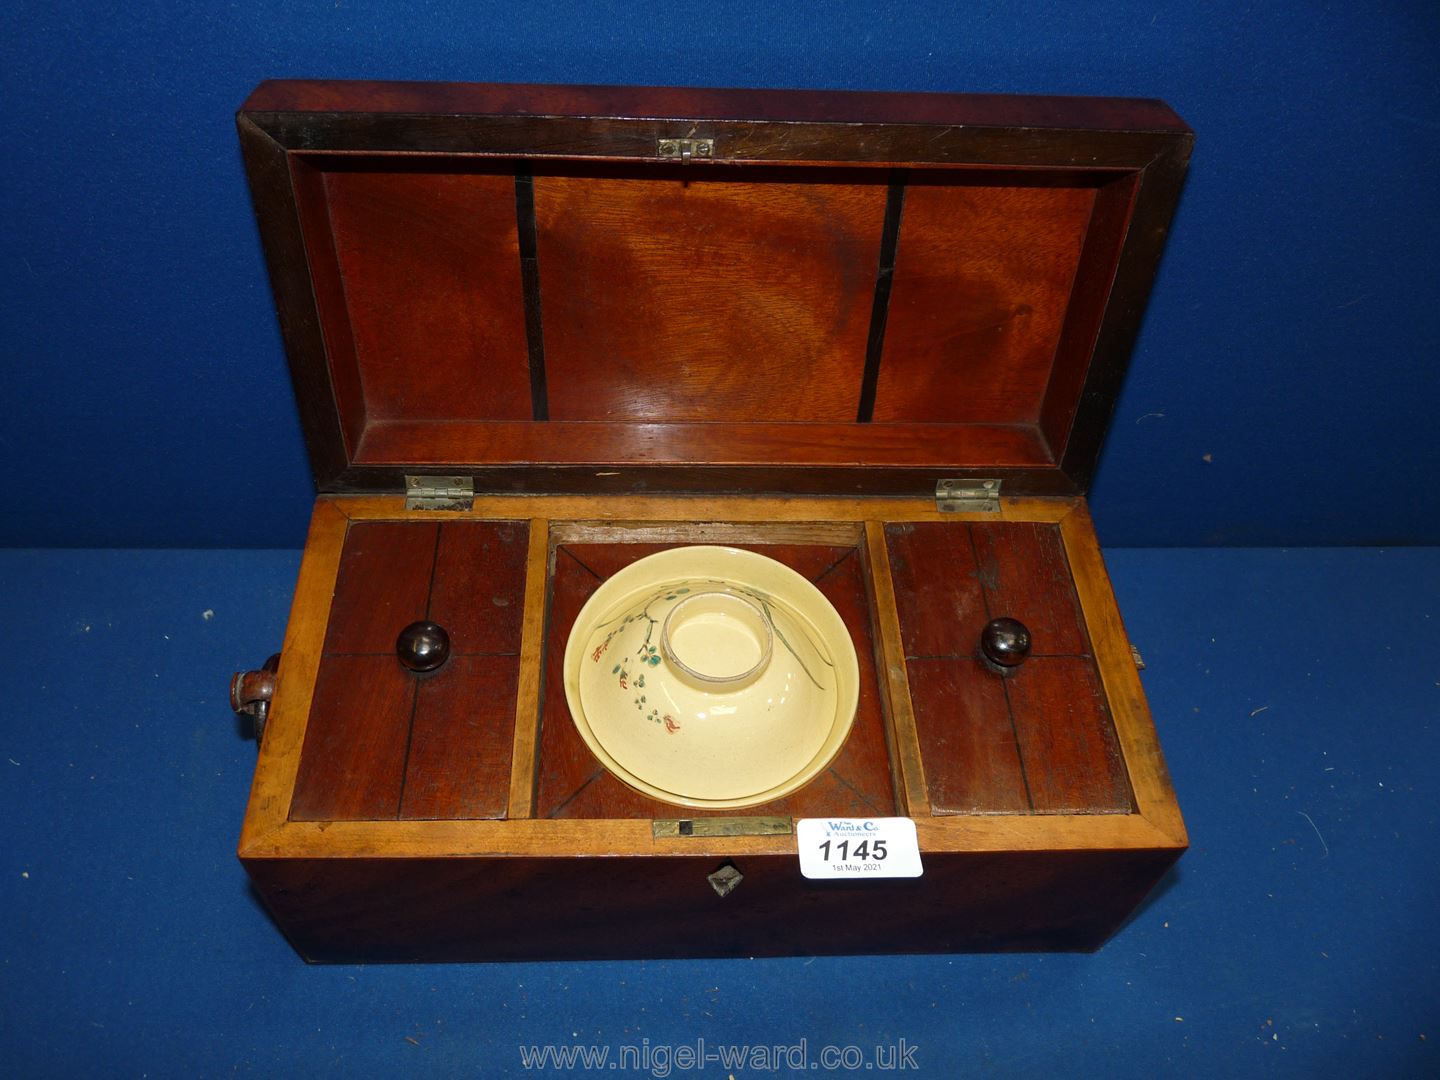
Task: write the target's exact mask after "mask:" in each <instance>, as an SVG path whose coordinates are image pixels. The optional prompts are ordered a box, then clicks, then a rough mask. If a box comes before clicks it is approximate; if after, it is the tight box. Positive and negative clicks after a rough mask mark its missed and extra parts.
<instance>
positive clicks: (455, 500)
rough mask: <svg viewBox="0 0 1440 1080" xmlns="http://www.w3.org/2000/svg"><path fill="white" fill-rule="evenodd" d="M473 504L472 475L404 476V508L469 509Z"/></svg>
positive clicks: (473, 481)
mask: <svg viewBox="0 0 1440 1080" xmlns="http://www.w3.org/2000/svg"><path fill="white" fill-rule="evenodd" d="M474 505H475V479H474V477H470V476H407V477H405V509H406V510H469V509H470V508H471V507H473V506H474Z"/></svg>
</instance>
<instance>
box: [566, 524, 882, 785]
mask: <svg viewBox="0 0 1440 1080" xmlns="http://www.w3.org/2000/svg"><path fill="white" fill-rule="evenodd" d="M859 690H860V672H859V663H858V661H857V660H856V656H855V645H854V643H853V641H852V640H851V637H850V632H849V630H848V629H847V628H846V626H845V622H844V620H843V619H841V618H840V615H839V614H838V613H837V612H836V611H835V608H834V607H833V606H832V605H831V604H830V602H829V601H828V600H826V599H825V597H824V596H823V595H821V593H820V590H819V589H817V588H815V586H814V585H812V584H811V583H810V582H808V581H806V580H805V578H803V577H802V576H800V575H799V574H797V573H796V572H795V571H794V570H791V569H790V568H789V567H788V566H785V565H784V564H782V563H778V562H776V561H775V560H774V559H770V558H767V557H765V556H764V555H757V554H756V553H754V552H751V551H741V550H739V549H737V548H727V547H712V546H696V547H683V548H672V549H670V550H668V551H662V552H660V553H658V554H656V555H651V556H649V557H648V558H645V559H641V560H639V561H638V562H635V563H632V564H631V565H630V566H628V567H626V568H625V569H624V570H621V571H620V572H619V573H617V574H615V575H614V576H613V577H611V578H610V579H609V580H608V581H606V582H605V583H604V584H603V585H601V586H600V588H599V589H597V590H596V591H595V593H594V595H593V596H591V597H590V599H589V601H588V602H587V603H586V604H585V606H584V608H582V609H581V611H580V614H579V616H578V617H577V618H576V620H575V625H574V627H573V628H572V630H571V631H570V639H569V641H568V643H567V645H566V648H565V696H566V699H567V700H568V702H569V705H570V715H571V717H572V718H573V719H574V721H575V726H576V728H578V729H579V732H580V735H581V737H582V738H583V739H584V740H585V743H586V745H587V746H589V747H590V749H591V751H592V752H593V753H594V754H595V756H596V757H597V758H599V759H600V761H601V763H602V764H604V765H605V767H606V768H607V769H609V770H610V771H611V772H612V773H614V774H615V776H617V777H618V778H619V779H621V780H622V781H624V782H625V783H627V784H629V785H630V786H631V787H633V788H635V789H636V790H638V791H640V792H643V793H644V794H646V795H649V796H650V797H652V798H655V799H659V800H661V801H663V802H670V803H676V804H679V805H681V806H691V807H700V808H712V809H722V808H738V807H744V806H754V805H757V804H759V803H763V802H769V801H770V800H771V799H778V798H780V797H782V796H784V795H788V794H789V793H790V792H792V791H794V790H796V789H797V788H799V787H801V786H803V785H804V784H806V783H807V782H809V781H810V780H811V779H813V778H814V777H815V776H816V775H817V774H818V773H819V772H820V771H821V770H822V769H824V768H825V766H827V765H828V764H829V763H830V761H831V759H833V758H834V756H835V755H836V754H837V753H838V752H839V750H840V747H841V746H842V745H843V744H844V742H845V737H846V736H847V735H848V734H849V732H850V726H851V724H852V723H854V720H855V706H856V702H857V700H858V698H859Z"/></svg>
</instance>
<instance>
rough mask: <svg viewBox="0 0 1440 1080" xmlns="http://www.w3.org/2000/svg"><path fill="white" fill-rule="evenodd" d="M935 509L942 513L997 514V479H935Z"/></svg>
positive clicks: (998, 496) (998, 509)
mask: <svg viewBox="0 0 1440 1080" xmlns="http://www.w3.org/2000/svg"><path fill="white" fill-rule="evenodd" d="M935 509H936V510H939V511H940V512H941V513H942V514H961V513H964V514H998V513H999V512H1000V481H999V480H937V481H936V482H935Z"/></svg>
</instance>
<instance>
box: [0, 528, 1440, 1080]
mask: <svg viewBox="0 0 1440 1080" xmlns="http://www.w3.org/2000/svg"><path fill="white" fill-rule="evenodd" d="M1107 557H1108V560H1109V564H1110V567H1111V570H1112V573H1113V576H1114V580H1115V585H1116V590H1117V593H1118V596H1119V600H1120V604H1121V609H1122V611H1124V613H1125V615H1126V619H1127V623H1128V626H1129V629H1130V631H1131V635H1132V637H1133V639H1134V641H1135V642H1136V644H1137V645H1138V646H1139V647H1140V648H1141V649H1142V651H1143V653H1144V656H1145V659H1146V661H1147V663H1148V669H1147V670H1146V671H1145V673H1144V681H1145V684H1146V688H1147V691H1148V693H1149V697H1150V702H1151V706H1152V708H1153V710H1154V713H1155V719H1156V724H1157V727H1158V728H1159V731H1160V736H1161V739H1162V742H1163V745H1164V747H1165V750H1166V753H1167V757H1168V760H1169V764H1170V768H1171V771H1172V773H1173V776H1174V781H1175V787H1176V789H1177V790H1178V792H1179V796H1180V800H1181V804H1182V807H1183V809H1184V811H1185V815H1186V819H1187V823H1188V825H1189V828H1190V834H1191V840H1192V844H1193V847H1192V849H1191V851H1190V852H1189V854H1187V855H1186V856H1185V858H1184V859H1182V860H1181V862H1180V864H1179V867H1178V868H1177V870H1176V871H1175V872H1174V873H1173V874H1172V875H1171V876H1170V877H1169V878H1168V879H1167V880H1166V881H1165V882H1163V883H1162V885H1161V887H1160V888H1159V889H1158V890H1157V892H1156V894H1155V895H1154V896H1153V897H1152V898H1151V900H1150V901H1149V902H1148V904H1147V905H1146V906H1145V907H1144V908H1143V909H1142V910H1141V911H1140V912H1139V914H1138V915H1137V916H1136V918H1135V919H1134V920H1133V921H1132V922H1131V923H1130V924H1129V925H1128V926H1127V927H1126V928H1125V929H1123V930H1122V931H1121V932H1120V934H1119V935H1118V936H1117V937H1116V938H1115V939H1114V940H1113V941H1111V942H1110V943H1109V944H1108V945H1107V946H1106V947H1105V948H1104V949H1103V950H1102V951H1100V952H1099V953H1098V954H1095V955H1089V956H1086V955H1015V956H918V957H885V956H877V957H856V958H826V957H820V958H805V957H799V958H793V959H775V960H754V961H752V960H734V961H723V962H715V961H704V962H701V961H691V962H663V963H652V962H644V963H638V962H637V963H566V962H551V963H543V964H498V965H440V966H389V967H385V966H338V967H307V966H306V965H305V964H303V963H302V962H301V961H300V960H299V959H298V958H297V957H296V956H295V954H294V953H293V952H292V951H291V950H290V948H289V947H288V946H287V945H286V943H285V942H284V940H283V939H282V938H281V936H280V935H279V933H278V932H277V931H276V930H275V928H274V927H273V926H272V925H271V923H270V922H269V921H268V919H267V918H266V916H265V914H264V913H263V912H262V911H261V910H260V908H259V907H258V906H257V905H256V903H255V901H254V900H253V899H252V897H251V894H250V892H249V890H248V888H247V884H246V879H245V876H244V874H243V872H242V870H241V868H240V866H239V864H238V863H237V862H236V860H235V856H234V847H235V839H236V835H237V831H238V827H239V822H240V818H241V814H242V811H243V808H244V802H245V798H246V794H247V790H248V785H249V780H250V775H251V770H252V767H253V763H254V749H253V747H252V746H251V745H250V744H248V743H245V742H242V741H241V739H240V738H239V736H238V734H237V724H236V722H235V720H234V719H233V718H232V717H231V714H230V712H229V709H228V706H227V704H226V700H225V689H226V682H227V679H228V676H229V673H230V672H231V671H232V670H235V669H237V668H244V667H251V666H255V665H256V664H258V663H259V662H260V661H262V660H263V659H264V657H265V656H266V655H267V654H268V653H270V652H271V651H273V650H274V649H276V648H277V647H278V646H279V643H280V640H281V636H282V633H283V630H284V623H285V619H286V615H287V609H288V605H289V599H290V594H291V590H292V588H293V583H294V576H295V572H296V569H297V566H298V561H299V556H298V552H295V551H288V550H282V551H264V550H258V551H257V550H250V551H223V550H222V551H207V552H197V551H70V552H62V551H20V550H12V551H0V615H3V622H0V625H3V627H4V629H3V632H0V633H3V637H0V852H3V858H0V1063H3V1067H4V1071H5V1073H6V1074H7V1075H10V1076H24V1077H30V1076H77V1075H118V1076H137V1077H138V1076H151V1077H156V1076H186V1077H188V1076H219V1075H227V1076H228V1075H232V1074H235V1073H239V1074H254V1075H262V1076H275V1075H311V1076H322V1075H377V1076H393V1075H401V1074H405V1073H419V1072H422V1071H423V1072H425V1073H428V1074H433V1075H500V1074H523V1073H525V1072H526V1070H525V1068H524V1063H523V1059H522V1050H524V1049H525V1048H529V1047H537V1048H543V1047H545V1046H555V1047H557V1048H561V1049H563V1048H566V1047H570V1046H572V1045H580V1046H585V1047H589V1046H591V1045H593V1046H595V1047H596V1048H597V1051H604V1052H606V1053H608V1054H609V1055H610V1058H609V1059H608V1060H609V1061H613V1062H616V1063H617V1064H618V1063H619V1062H620V1060H621V1055H622V1053H624V1052H625V1048H626V1047H633V1048H634V1050H633V1051H631V1053H632V1054H633V1055H634V1056H633V1057H632V1058H631V1059H628V1060H629V1061H638V1062H639V1064H640V1068H638V1069H635V1070H618V1069H607V1070H606V1071H611V1072H614V1073H615V1074H616V1075H655V1076H663V1075H665V1074H666V1073H667V1072H668V1073H669V1074H670V1075H675V1076H683V1075H690V1074H691V1073H692V1072H694V1071H695V1070H687V1069H682V1068H681V1067H680V1065H679V1063H680V1062H681V1061H683V1060H688V1059H686V1058H685V1057H684V1055H683V1053H682V1052H681V1050H680V1049H679V1048H680V1047H682V1046H694V1045H695V1044H696V1041H697V1040H699V1039H703V1040H704V1042H705V1044H706V1047H707V1048H709V1049H710V1050H717V1049H719V1048H730V1047H742V1046H756V1045H765V1046H774V1045H780V1046H784V1047H796V1046H799V1045H800V1044H801V1042H802V1040H803V1042H804V1048H805V1053H806V1054H807V1055H808V1057H807V1059H806V1060H807V1061H808V1062H810V1063H818V1060H819V1055H820V1054H821V1052H822V1051H823V1050H824V1049H825V1048H826V1047H834V1048H837V1049H841V1048H845V1047H850V1046H855V1047H858V1048H860V1050H861V1051H862V1052H863V1053H864V1054H865V1055H866V1058H865V1060H866V1061H870V1062H872V1063H873V1060H874V1059H873V1058H871V1057H869V1055H872V1054H873V1053H874V1050H875V1048H876V1047H877V1046H883V1047H898V1046H899V1045H900V1043H901V1040H904V1047H903V1048H901V1049H900V1050H899V1054H900V1056H899V1059H898V1061H897V1063H901V1062H907V1061H913V1062H914V1064H915V1065H917V1066H918V1071H919V1073H920V1074H922V1075H933V1076H964V1075H977V1076H992V1075H993V1076H1010V1075H1018V1076H1023V1075H1072V1076H1120V1077H1123V1076H1136V1077H1150V1076H1153V1075H1155V1074H1156V1073H1157V1072H1163V1073H1166V1074H1180V1075H1193V1076H1207V1077H1209V1076H1237V1075H1253V1074H1258V1073H1260V1072H1262V1071H1263V1072H1264V1073H1266V1074H1268V1075H1281V1076H1434V1075H1436V1074H1437V1072H1440V1053H1437V1044H1440V1008H1437V1006H1440V965H1437V960H1436V954H1437V947H1440V925H1437V918H1436V912H1437V906H1440V905H1437V900H1440V832H1437V829H1436V810H1435V791H1436V784H1435V772H1436V760H1437V757H1440V730H1437V717H1440V549H1394V550H1379V549H1353V550H1340V549H1312V550H1288V551H1287V550H1114V551H1110V552H1108V555H1107ZM876 917H877V918H883V917H884V913H883V912H877V914H876ZM864 932H865V930H864V927H863V926H862V927H857V928H856V933H857V934H860V935H863V934H864ZM906 1049H909V1050H910V1051H911V1054H910V1055H909V1056H908V1057H906V1056H905V1051H906ZM645 1055H648V1056H645ZM796 1063H797V1059H794V1058H784V1059H782V1060H781V1061H780V1062H779V1063H778V1064H779V1065H780V1066H781V1068H780V1069H779V1070H778V1073H779V1074H780V1075H786V1074H789V1073H790V1072H791V1071H792V1070H791V1068H790V1066H791V1065H794V1064H796ZM772 1064H773V1062H772ZM860 1071H864V1070H863V1068H862V1069H861V1070H860ZM727 1072H729V1073H733V1074H734V1075H736V1076H737V1077H741V1076H746V1075H752V1076H753V1075H767V1074H766V1073H764V1072H759V1071H756V1070H755V1069H753V1068H752V1069H750V1070H744V1069H740V1068H733V1067H732V1068H730V1069H725V1068H721V1067H719V1066H715V1065H712V1067H711V1068H710V1069H708V1070H707V1071H705V1072H704V1073H703V1074H702V1075H718V1076H724V1075H726V1074H727Z"/></svg>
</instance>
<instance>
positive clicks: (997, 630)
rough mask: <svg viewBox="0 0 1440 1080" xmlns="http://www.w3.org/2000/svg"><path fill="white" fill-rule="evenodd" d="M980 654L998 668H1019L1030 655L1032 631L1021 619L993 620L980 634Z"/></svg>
mask: <svg viewBox="0 0 1440 1080" xmlns="http://www.w3.org/2000/svg"><path fill="white" fill-rule="evenodd" d="M980 654H981V655H982V656H984V657H985V659H986V660H988V661H990V663H992V664H994V665H995V666H996V667H1000V668H1006V669H1009V668H1013V667H1019V666H1020V665H1021V664H1023V663H1024V662H1025V658H1026V657H1027V656H1029V655H1030V631H1029V629H1028V628H1027V627H1026V626H1025V624H1024V623H1022V622H1021V621H1020V620H1019V619H1008V618H1001V619H991V620H990V621H989V622H988V623H986V624H985V629H984V630H982V631H981V632H980Z"/></svg>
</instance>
